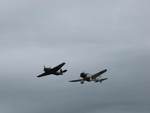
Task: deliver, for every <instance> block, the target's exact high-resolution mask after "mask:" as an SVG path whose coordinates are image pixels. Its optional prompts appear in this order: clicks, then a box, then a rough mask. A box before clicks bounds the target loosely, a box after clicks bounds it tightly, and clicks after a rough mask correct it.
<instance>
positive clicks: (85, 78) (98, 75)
mask: <svg viewBox="0 0 150 113" xmlns="http://www.w3.org/2000/svg"><path fill="white" fill-rule="evenodd" d="M106 71H107V69H104V70H102V71H100V72H98V73H96V74H93V75H91V74H89V73H84V72H83V73H81V74H80V77H81V79H77V80H71V81H69V82H80V83H81V84H83V83H84V81H87V82H91V81H94V82H100V83H102V82H103V81H104V80H107V79H108V78H102V77H101V75H102V74H103V73H105V72H106Z"/></svg>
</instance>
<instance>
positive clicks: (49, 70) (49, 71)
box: [37, 62, 67, 77]
mask: <svg viewBox="0 0 150 113" xmlns="http://www.w3.org/2000/svg"><path fill="white" fill-rule="evenodd" d="M65 64H66V63H65V62H63V63H61V64H59V65H57V66H56V67H54V68H51V67H45V66H44V70H43V71H44V73H42V74H40V75H38V76H37V77H43V76H47V75H51V74H53V75H57V76H58V75H63V74H64V73H65V72H67V70H62V69H61V68H62V67H63V66H64V65H65Z"/></svg>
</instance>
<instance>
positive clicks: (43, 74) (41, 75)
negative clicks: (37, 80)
mask: <svg viewBox="0 0 150 113" xmlns="http://www.w3.org/2000/svg"><path fill="white" fill-rule="evenodd" d="M46 75H47V74H45V73H42V74H40V75H38V76H37V77H43V76H46Z"/></svg>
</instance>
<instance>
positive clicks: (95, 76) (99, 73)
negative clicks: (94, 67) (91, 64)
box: [92, 69, 107, 79]
mask: <svg viewBox="0 0 150 113" xmlns="http://www.w3.org/2000/svg"><path fill="white" fill-rule="evenodd" d="M106 71H107V69H104V70H102V71H100V72H98V73H96V74H94V75H93V76H92V79H95V78H97V77H98V76H100V75H101V74H103V73H105V72H106Z"/></svg>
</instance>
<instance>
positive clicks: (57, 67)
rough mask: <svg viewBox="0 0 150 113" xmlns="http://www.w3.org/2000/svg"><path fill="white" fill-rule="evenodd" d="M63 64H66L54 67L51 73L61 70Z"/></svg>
mask: <svg viewBox="0 0 150 113" xmlns="http://www.w3.org/2000/svg"><path fill="white" fill-rule="evenodd" d="M65 64H66V63H65V62H63V63H61V64H59V65H58V66H56V67H54V68H53V69H52V70H53V71H58V70H59V69H61V68H62V67H63V66H64V65H65Z"/></svg>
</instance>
